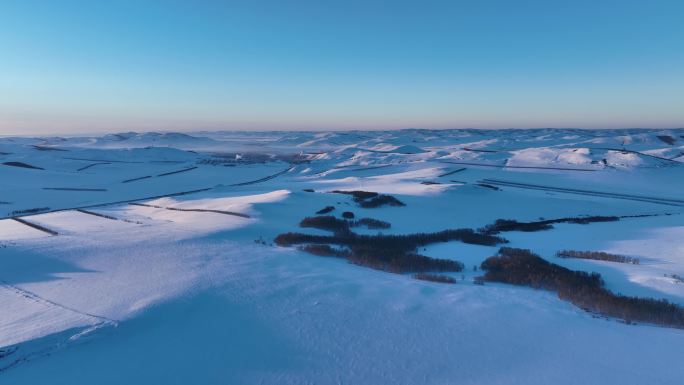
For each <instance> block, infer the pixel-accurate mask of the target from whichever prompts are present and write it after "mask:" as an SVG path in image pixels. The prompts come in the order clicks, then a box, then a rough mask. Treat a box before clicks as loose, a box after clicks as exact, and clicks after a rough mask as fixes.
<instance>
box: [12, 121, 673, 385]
mask: <svg viewBox="0 0 684 385" xmlns="http://www.w3.org/2000/svg"><path fill="white" fill-rule="evenodd" d="M681 162H684V130H669V131H643V130H619V131H615V130H611V131H581V130H560V131H556V130H524V131H519V130H516V131H475V130H457V131H419V130H407V131H398V132H336V133H300V132H278V133H240V132H206V133H196V134H192V135H186V134H173V133H167V134H156V133H145V134H136V133H124V134H116V135H106V136H103V137H93V138H85V137H79V138H0V180H1V181H2V184H0V218H2V219H0V304H2V309H3V311H2V312H0V384H5V383H6V384H33V383H46V382H49V383H52V384H75V383H84V384H85V383H87V384H91V383H100V384H110V383H111V384H121V383H130V384H135V383H141V384H149V383H165V384H187V383H208V384H214V383H231V384H235V383H244V384H253V383H264V384H307V383H311V384H320V383H323V384H328V383H341V384H381V383H388V384H390V383H391V384H402V383H404V384H419V383H427V384H450V383H466V384H549V383H553V384H576V383H588V384H606V383H621V384H645V383H648V384H679V383H681V379H682V378H684V367H682V366H681V364H680V362H679V361H680V358H681V357H683V356H684V331H682V330H679V329H668V328H662V327H656V326H652V325H645V324H639V325H626V324H624V323H622V322H620V321H619V320H614V319H608V320H607V319H604V318H596V317H595V316H592V315H591V314H588V313H586V312H584V311H582V310H580V309H578V308H576V307H574V306H573V305H571V304H569V303H567V302H563V301H561V300H559V299H558V298H557V297H556V296H555V295H554V294H553V293H550V292H544V291H535V290H532V289H527V288H522V287H514V286H507V285H503V284H486V285H485V286H479V285H474V284H473V278H474V277H476V276H478V275H480V274H481V272H479V271H473V266H475V265H479V264H480V263H481V262H482V261H483V260H484V259H485V258H487V257H489V256H491V255H493V254H495V253H496V250H497V248H495V247H487V246H477V245H468V244H463V243H460V242H448V243H439V244H431V245H428V246H426V247H425V248H424V249H422V248H421V250H419V251H420V252H421V253H422V254H425V255H428V256H433V257H439V258H446V259H456V260H459V261H461V262H463V263H464V264H465V265H466V269H465V271H464V272H463V273H456V274H452V276H453V277H454V278H456V279H457V281H458V283H457V284H455V285H444V284H438V283H430V282H424V281H418V280H415V279H412V278H411V277H410V276H409V275H398V274H390V273H386V272H382V271H376V270H370V269H367V268H364V267H361V266H356V265H352V264H348V263H346V262H345V261H344V260H341V259H336V258H322V257H317V256H313V255H309V254H306V253H303V252H301V251H299V250H297V249H296V248H281V247H277V246H274V245H273V244H272V241H273V239H274V238H275V236H276V235H278V234H281V233H284V232H288V231H303V232H309V233H321V234H324V232H323V231H321V230H314V229H304V230H301V229H299V228H298V223H299V221H300V220H301V219H302V218H303V217H305V216H311V215H314V213H315V212H316V211H317V210H319V209H321V208H323V207H325V206H334V207H335V210H334V211H333V212H332V213H331V214H333V215H337V216H339V215H340V214H341V213H342V212H343V211H353V212H354V213H355V214H356V215H357V217H371V218H376V219H381V220H384V221H388V222H390V223H391V224H392V227H391V229H387V230H382V231H383V232H384V233H393V234H405V233H411V232H430V231H439V230H444V229H448V228H464V227H467V228H480V227H483V226H485V225H487V224H490V223H492V222H494V221H495V220H496V219H500V218H504V219H516V220H519V221H532V220H538V219H539V218H547V219H551V218H560V217H569V216H578V215H619V216H624V215H629V216H631V215H643V214H648V215H652V216H648V217H634V218H625V219H623V220H620V221H618V222H605V223H593V224H588V225H576V224H558V225H555V228H554V229H552V230H548V231H541V232H532V233H522V232H510V233H506V234H505V236H506V238H507V239H509V240H510V241H511V244H510V246H513V247H521V248H529V249H531V250H533V251H534V252H536V253H538V254H540V255H541V256H542V257H544V258H546V259H548V260H550V261H552V262H554V263H558V264H561V265H564V266H567V267H569V268H572V269H576V270H586V271H596V272H599V273H601V275H602V276H603V277H604V279H605V281H606V285H607V287H608V288H609V289H611V290H613V291H615V292H620V293H623V294H628V295H636V296H645V297H653V298H664V299H667V300H669V301H672V302H675V303H678V304H682V305H684V281H681V280H679V279H677V277H682V276H684V219H683V218H682V215H681V214H682V206H684V196H683V195H682V194H681V191H684V165H682V163H681ZM495 188H498V190H497V189H495ZM351 189H356V190H366V191H375V192H380V193H389V194H393V195H394V196H396V197H397V198H399V199H400V200H401V201H403V202H404V203H406V206H403V207H381V208H372V209H366V208H360V207H358V206H357V205H356V204H355V203H354V202H353V200H352V199H351V198H350V197H348V196H345V195H340V194H332V193H327V192H329V191H332V190H351ZM305 190H306V191H305ZM312 190H313V191H314V192H310V191H312ZM15 218H16V219H18V220H16V219H15ZM358 231H359V232H363V233H375V232H377V231H376V230H367V229H359V230H358ZM562 249H575V250H586V251H606V252H611V253H618V254H623V255H627V256H632V257H638V258H639V259H640V260H641V264H639V265H631V264H619V263H611V262H599V261H589V260H577V259H560V258H557V257H555V253H556V252H557V251H559V250H562Z"/></svg>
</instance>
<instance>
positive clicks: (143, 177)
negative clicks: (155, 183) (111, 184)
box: [121, 175, 152, 183]
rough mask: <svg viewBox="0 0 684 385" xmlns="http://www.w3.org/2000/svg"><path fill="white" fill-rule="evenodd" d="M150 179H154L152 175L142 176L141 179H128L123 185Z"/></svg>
mask: <svg viewBox="0 0 684 385" xmlns="http://www.w3.org/2000/svg"><path fill="white" fill-rule="evenodd" d="M149 178H152V175H147V176H141V177H139V178H131V179H126V180H125V181H123V182H121V183H130V182H135V181H136V180H143V179H149Z"/></svg>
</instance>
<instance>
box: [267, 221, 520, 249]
mask: <svg viewBox="0 0 684 385" xmlns="http://www.w3.org/2000/svg"><path fill="white" fill-rule="evenodd" d="M314 218H318V217H314ZM333 218H334V217H333ZM305 219H307V218H305ZM336 220H337V221H341V220H339V219H336ZM309 227H313V226H309ZM331 231H333V230H331ZM449 241H461V242H463V243H468V244H473V245H483V246H496V245H499V244H502V243H508V241H507V240H506V239H504V238H501V237H499V236H494V235H489V234H482V233H478V232H475V231H473V230H472V229H453V230H443V231H438V232H435V233H415V234H404V235H385V234H378V235H362V234H356V233H354V232H351V231H350V232H349V233H344V232H341V233H336V234H335V235H312V234H302V233H292V232H290V233H285V234H280V235H278V236H277V237H276V238H275V242H276V243H277V244H278V245H280V246H291V245H295V244H303V243H328V244H337V245H346V246H354V245H368V246H372V247H375V248H380V249H393V250H415V249H416V248H417V247H419V246H425V245H429V244H431V243H439V242H449Z"/></svg>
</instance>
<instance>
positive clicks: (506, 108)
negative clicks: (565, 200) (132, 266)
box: [0, 0, 684, 135]
mask: <svg viewBox="0 0 684 385" xmlns="http://www.w3.org/2000/svg"><path fill="white" fill-rule="evenodd" d="M682 19H684V2H682V1H678V0H653V1H648V2H646V1H628V0H623V1H618V0H606V1H601V2H596V1H587V0H578V1H572V2H558V1H548V0H546V1H545V0H523V1H515V2H513V1H506V0H483V1H434V0H433V1H392V2H388V1H375V0H366V1H355V0H354V1H344V2H342V1H297V2H281V1H200V2H184V1H173V0H169V1H128V0H122V1H117V2H107V3H103V2H88V1H78V0H67V1H60V2H49V1H15V0H9V1H5V2H3V7H2V12H0V46H1V47H2V49H3V54H2V60H0V135H30V134H65V135H67V134H73V133H84V132H89V133H90V132H104V131H127V130H186V131H187V130H206V129H233V130H237V129H241V130H272V129H305V130H313V129H395V128H409V127H417V128H466V127H468V128H509V127H517V128H534V127H578V128H624V127H645V128H646V127H648V128H675V127H683V126H684V108H683V106H684V93H683V92H682V90H684V49H683V48H684V45H683V43H682V42H684V23H682Z"/></svg>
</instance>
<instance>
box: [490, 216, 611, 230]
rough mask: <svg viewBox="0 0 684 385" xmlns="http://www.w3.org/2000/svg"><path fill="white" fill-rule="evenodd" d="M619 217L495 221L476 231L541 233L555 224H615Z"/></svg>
mask: <svg viewBox="0 0 684 385" xmlns="http://www.w3.org/2000/svg"><path fill="white" fill-rule="evenodd" d="M619 220H620V217H616V216H601V215H594V216H587V217H567V218H558V219H546V220H541V221H533V222H518V221H516V220H514V219H497V220H496V221H495V222H494V223H492V224H489V225H487V226H485V227H483V228H481V229H479V230H478V231H480V232H481V233H485V234H498V233H501V232H505V231H526V232H532V231H543V230H551V229H553V224H555V223H573V224H579V225H586V224H589V223H594V222H615V221H619Z"/></svg>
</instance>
